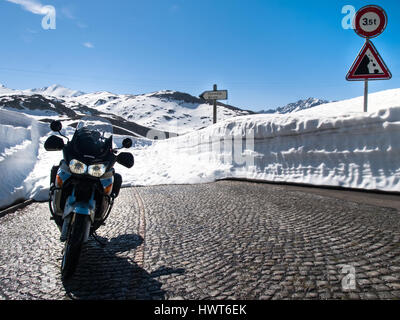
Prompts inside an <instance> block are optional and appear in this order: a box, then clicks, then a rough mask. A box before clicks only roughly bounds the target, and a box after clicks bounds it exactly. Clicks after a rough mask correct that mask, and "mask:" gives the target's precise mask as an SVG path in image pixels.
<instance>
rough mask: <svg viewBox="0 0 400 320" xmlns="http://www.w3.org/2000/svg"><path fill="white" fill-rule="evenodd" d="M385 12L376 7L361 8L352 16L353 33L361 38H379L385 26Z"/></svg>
mask: <svg viewBox="0 0 400 320" xmlns="http://www.w3.org/2000/svg"><path fill="white" fill-rule="evenodd" d="M387 20H388V19H387V15H386V12H385V10H383V9H382V8H381V7H379V6H376V5H368V6H365V7H362V8H361V9H360V10H358V11H357V13H356V14H355V16H354V20H353V24H354V31H355V32H356V33H357V34H358V35H359V36H360V37H363V38H367V39H369V38H374V37H376V36H379V35H380V34H381V33H382V32H383V30H385V28H386V25H387Z"/></svg>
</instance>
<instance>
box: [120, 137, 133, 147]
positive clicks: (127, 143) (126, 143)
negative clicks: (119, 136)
mask: <svg viewBox="0 0 400 320" xmlns="http://www.w3.org/2000/svg"><path fill="white" fill-rule="evenodd" d="M122 146H123V147H124V148H127V149H128V148H130V147H132V139H131V138H125V139H124V140H122Z"/></svg>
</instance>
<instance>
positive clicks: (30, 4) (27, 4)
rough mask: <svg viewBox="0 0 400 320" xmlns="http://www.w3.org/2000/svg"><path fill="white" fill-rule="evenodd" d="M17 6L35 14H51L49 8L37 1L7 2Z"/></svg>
mask: <svg viewBox="0 0 400 320" xmlns="http://www.w3.org/2000/svg"><path fill="white" fill-rule="evenodd" d="M6 1H8V2H12V3H15V4H19V5H20V6H21V7H22V8H24V9H25V10H27V11H30V12H32V13H34V14H41V15H46V14H48V12H49V6H45V5H42V4H41V3H40V2H38V1H36V0H6Z"/></svg>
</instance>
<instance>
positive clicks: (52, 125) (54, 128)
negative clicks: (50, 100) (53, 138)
mask: <svg viewBox="0 0 400 320" xmlns="http://www.w3.org/2000/svg"><path fill="white" fill-rule="evenodd" d="M50 129H51V130H52V131H55V132H59V131H61V129H62V124H61V121H58V120H53V121H52V122H51V123H50Z"/></svg>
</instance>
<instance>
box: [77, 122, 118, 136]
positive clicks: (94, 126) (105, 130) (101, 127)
mask: <svg viewBox="0 0 400 320" xmlns="http://www.w3.org/2000/svg"><path fill="white" fill-rule="evenodd" d="M82 128H86V129H87V130H90V131H97V132H99V133H100V136H101V137H102V138H105V139H107V138H109V137H111V136H112V134H113V127H112V124H111V123H110V121H108V120H106V119H103V118H100V117H85V118H82V119H81V120H80V121H79V122H78V124H77V126H76V130H80V129H82Z"/></svg>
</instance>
